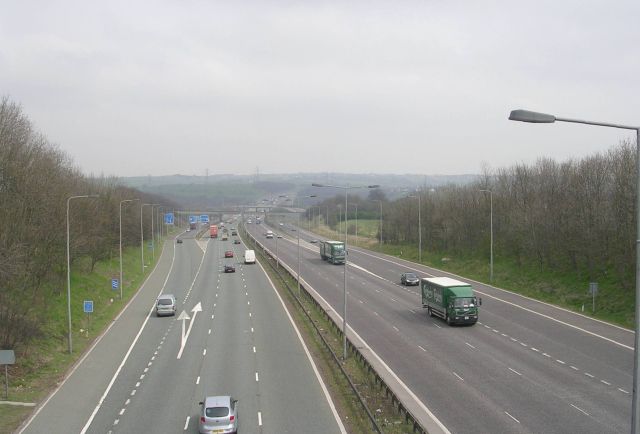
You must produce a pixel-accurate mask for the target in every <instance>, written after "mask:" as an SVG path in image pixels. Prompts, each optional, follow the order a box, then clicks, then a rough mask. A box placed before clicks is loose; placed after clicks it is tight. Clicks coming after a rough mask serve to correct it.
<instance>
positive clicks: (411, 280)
mask: <svg viewBox="0 0 640 434" xmlns="http://www.w3.org/2000/svg"><path fill="white" fill-rule="evenodd" d="M400 283H401V284H403V285H405V286H418V285H420V279H419V278H418V276H416V274H415V273H410V272H407V273H402V275H400Z"/></svg>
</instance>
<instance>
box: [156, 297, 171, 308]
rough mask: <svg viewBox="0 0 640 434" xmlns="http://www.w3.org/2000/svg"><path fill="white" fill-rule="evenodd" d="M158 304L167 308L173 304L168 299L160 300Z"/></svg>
mask: <svg viewBox="0 0 640 434" xmlns="http://www.w3.org/2000/svg"><path fill="white" fill-rule="evenodd" d="M158 304H161V305H163V306H169V305H171V304H173V301H172V300H171V299H169V298H161V299H160V300H158Z"/></svg>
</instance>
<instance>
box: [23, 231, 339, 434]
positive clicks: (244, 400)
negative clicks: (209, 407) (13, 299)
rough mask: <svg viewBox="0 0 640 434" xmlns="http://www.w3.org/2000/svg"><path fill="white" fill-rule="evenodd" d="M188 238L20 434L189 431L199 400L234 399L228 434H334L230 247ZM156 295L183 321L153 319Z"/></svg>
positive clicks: (258, 279)
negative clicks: (229, 254) (227, 268)
mask: <svg viewBox="0 0 640 434" xmlns="http://www.w3.org/2000/svg"><path fill="white" fill-rule="evenodd" d="M193 234H194V232H190V233H184V234H181V235H180V237H181V238H183V240H184V243H182V244H172V243H171V242H168V243H167V245H166V247H165V250H164V252H163V254H162V257H161V259H160V262H159V265H158V266H157V267H156V269H155V270H154V271H153V273H152V274H151V275H150V277H149V279H148V281H147V282H146V283H145V284H144V286H143V287H142V288H141V290H140V291H139V293H138V294H137V296H136V298H135V299H134V300H132V302H131V303H130V304H129V306H128V307H127V308H126V309H125V310H124V312H123V314H122V315H121V316H120V317H119V318H117V320H116V321H115V322H114V323H113V324H112V327H111V328H110V329H109V330H108V331H107V332H106V333H104V335H103V336H102V337H101V338H100V340H99V341H98V342H97V344H96V345H95V346H94V348H92V349H91V351H90V352H89V353H88V354H87V355H86V357H85V358H84V359H83V360H82V361H81V362H80V363H79V364H78V365H77V367H76V368H75V369H74V370H73V372H72V373H71V374H70V375H69V376H68V378H67V379H66V380H65V381H64V383H63V384H62V385H61V386H60V388H59V389H58V390H57V391H56V392H55V394H53V395H52V396H51V397H50V399H48V400H47V401H45V402H43V403H42V404H41V405H40V406H39V407H38V409H37V411H36V413H35V416H34V417H33V418H32V419H31V420H30V421H29V422H28V425H27V426H26V427H24V428H23V430H22V431H21V432H24V433H67V432H69V433H70V432H87V433H118V432H121V433H131V432H154V433H178V432H190V433H196V432H198V419H199V412H200V406H199V404H198V403H199V401H202V400H203V398H204V396H205V395H232V396H233V397H234V398H236V399H238V400H239V402H238V422H239V429H238V432H240V433H302V432H304V433H329V432H330V433H340V432H344V428H343V426H342V423H341V422H340V421H339V419H338V417H337V413H336V411H335V409H334V407H333V404H332V402H331V401H330V399H329V398H328V394H327V393H326V389H325V388H324V385H323V384H322V383H321V382H320V380H319V376H318V375H317V373H316V370H315V366H314V365H313V364H312V362H311V359H310V358H309V356H308V353H307V351H306V348H305V347H304V346H303V344H302V342H301V340H300V338H299V336H298V334H297V331H296V329H295V328H294V326H293V324H292V321H291V320H290V318H289V316H288V314H287V312H286V310H285V309H284V305H283V303H282V301H281V299H280V298H279V296H278V295H277V293H276V291H275V290H274V288H273V287H272V285H271V284H270V282H269V280H268V278H267V277H266V274H265V273H264V271H263V270H262V269H261V267H260V265H258V264H255V265H244V264H243V263H242V256H243V254H244V250H245V247H244V245H242V244H240V245H234V244H233V241H232V240H231V239H230V240H229V241H221V240H220V239H216V240H214V239H208V238H204V239H203V240H202V241H200V240H196V239H194V238H193ZM230 238H233V237H230ZM225 250H232V251H234V258H224V251H225ZM225 263H234V264H235V265H236V273H227V274H225V273H224V272H223V265H224V264H225ZM159 293H172V294H174V295H175V296H176V298H177V300H178V303H177V304H178V310H177V312H178V314H180V313H181V312H182V311H183V310H184V311H185V312H186V314H187V315H188V316H189V319H185V320H178V317H179V315H176V316H174V317H157V316H156V315H155V312H153V305H154V301H155V298H156V297H157V296H158V294H159ZM183 327H184V329H183Z"/></svg>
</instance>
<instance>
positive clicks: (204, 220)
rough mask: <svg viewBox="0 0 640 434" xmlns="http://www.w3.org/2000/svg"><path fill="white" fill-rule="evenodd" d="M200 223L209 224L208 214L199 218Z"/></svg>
mask: <svg viewBox="0 0 640 434" xmlns="http://www.w3.org/2000/svg"><path fill="white" fill-rule="evenodd" d="M200 223H209V215H208V214H202V215H201V216H200Z"/></svg>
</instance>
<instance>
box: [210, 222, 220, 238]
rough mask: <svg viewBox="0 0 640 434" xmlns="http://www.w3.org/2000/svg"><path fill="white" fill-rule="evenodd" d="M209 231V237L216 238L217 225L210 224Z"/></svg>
mask: <svg viewBox="0 0 640 434" xmlns="http://www.w3.org/2000/svg"><path fill="white" fill-rule="evenodd" d="M209 232H210V234H211V238H218V226H217V225H211V227H210V228H209Z"/></svg>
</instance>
